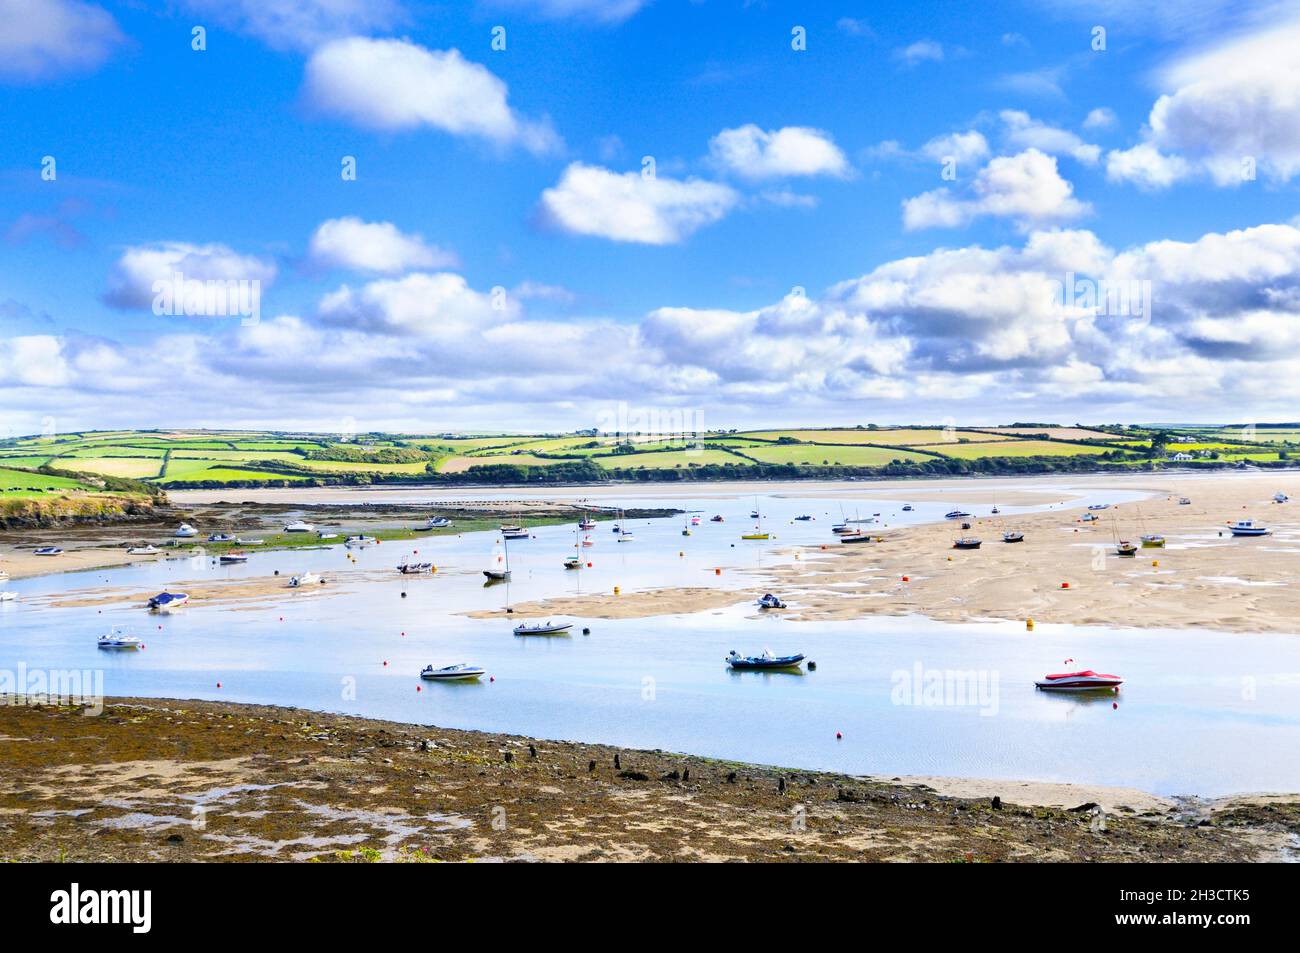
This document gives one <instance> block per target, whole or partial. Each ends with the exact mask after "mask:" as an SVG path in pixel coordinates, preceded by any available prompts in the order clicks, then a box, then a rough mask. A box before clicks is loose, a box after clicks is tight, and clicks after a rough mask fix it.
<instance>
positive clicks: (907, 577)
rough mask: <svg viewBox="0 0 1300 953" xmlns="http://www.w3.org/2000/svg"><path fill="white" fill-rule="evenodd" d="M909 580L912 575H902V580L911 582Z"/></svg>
mask: <svg viewBox="0 0 1300 953" xmlns="http://www.w3.org/2000/svg"><path fill="white" fill-rule="evenodd" d="M911 581H912V577H911V576H904V577H903V582H911Z"/></svg>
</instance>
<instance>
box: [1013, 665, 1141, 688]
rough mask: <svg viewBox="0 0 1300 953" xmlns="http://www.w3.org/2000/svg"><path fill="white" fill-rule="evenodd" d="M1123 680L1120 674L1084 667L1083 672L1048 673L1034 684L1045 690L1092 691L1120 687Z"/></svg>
mask: <svg viewBox="0 0 1300 953" xmlns="http://www.w3.org/2000/svg"><path fill="white" fill-rule="evenodd" d="M1123 682H1124V679H1122V678H1120V677H1119V676H1118V675H1103V674H1101V673H1099V672H1094V671H1093V670H1092V669H1084V670H1083V671H1081V672H1060V673H1058V674H1056V675H1046V676H1044V677H1043V678H1040V679H1039V680H1038V681H1036V682H1034V684H1035V685H1037V686H1038V687H1039V688H1041V689H1043V690H1044V691H1056V692H1090V691H1108V690H1112V689H1118V688H1119V686H1120V685H1121V684H1123Z"/></svg>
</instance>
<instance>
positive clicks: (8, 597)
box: [0, 591, 18, 602]
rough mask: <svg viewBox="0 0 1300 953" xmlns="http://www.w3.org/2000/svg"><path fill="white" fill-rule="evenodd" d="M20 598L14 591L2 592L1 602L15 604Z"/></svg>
mask: <svg viewBox="0 0 1300 953" xmlns="http://www.w3.org/2000/svg"><path fill="white" fill-rule="evenodd" d="M17 598H18V593H16V592H13V591H7V592H0V602H13V601H14V600H15V599H17Z"/></svg>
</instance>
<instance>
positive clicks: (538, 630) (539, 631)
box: [515, 622, 573, 635]
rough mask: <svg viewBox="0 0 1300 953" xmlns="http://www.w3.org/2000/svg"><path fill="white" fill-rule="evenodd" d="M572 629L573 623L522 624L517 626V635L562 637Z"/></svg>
mask: <svg viewBox="0 0 1300 953" xmlns="http://www.w3.org/2000/svg"><path fill="white" fill-rule="evenodd" d="M572 628H573V623H572V622H535V623H533V624H531V625H530V624H529V623H527V622H521V623H520V624H519V625H517V626H515V635H561V634H563V633H565V632H568V631H569V630H570V629H572Z"/></svg>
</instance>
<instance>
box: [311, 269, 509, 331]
mask: <svg viewBox="0 0 1300 953" xmlns="http://www.w3.org/2000/svg"><path fill="white" fill-rule="evenodd" d="M518 308H519V306H518V305H517V304H516V303H514V302H513V301H512V300H511V298H510V296H509V295H506V294H500V293H498V294H496V295H493V294H492V293H490V292H488V293H484V292H480V291H475V290H474V289H473V288H471V287H470V286H469V283H468V282H466V281H465V279H464V278H463V277H461V276H460V275H458V274H454V273H452V272H438V273H435V274H425V273H421V272H417V273H415V274H410V275H406V276H405V277H403V278H399V279H396V280H391V281H390V280H381V281H372V282H370V283H369V284H367V285H365V286H364V287H362V288H359V289H356V290H354V289H352V288H351V287H349V286H347V285H344V286H343V287H341V288H339V289H338V290H337V291H332V292H330V293H329V294H327V295H325V296H324V297H323V298H322V299H321V301H320V307H319V313H320V317H321V320H322V321H323V322H325V323H326V324H329V325H333V326H336V327H345V328H350V329H353V330H357V331H366V332H376V333H386V334H400V335H416V336H420V337H454V336H455V335H458V334H467V335H475V334H478V333H479V332H481V331H482V330H483V328H485V327H486V326H488V325H491V324H495V323H497V322H500V321H504V320H506V319H508V318H510V317H513V316H515V315H516V314H517V313H518Z"/></svg>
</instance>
